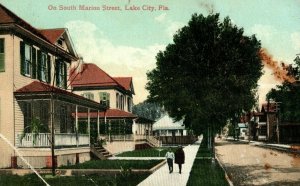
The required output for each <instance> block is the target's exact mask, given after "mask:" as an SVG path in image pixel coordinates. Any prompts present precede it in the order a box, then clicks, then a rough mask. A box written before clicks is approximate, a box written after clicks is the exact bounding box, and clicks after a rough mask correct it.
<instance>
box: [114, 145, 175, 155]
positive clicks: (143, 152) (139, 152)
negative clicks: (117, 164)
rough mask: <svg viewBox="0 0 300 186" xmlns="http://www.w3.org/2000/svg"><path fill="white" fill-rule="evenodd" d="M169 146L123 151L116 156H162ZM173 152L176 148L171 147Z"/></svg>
mask: <svg viewBox="0 0 300 186" xmlns="http://www.w3.org/2000/svg"><path fill="white" fill-rule="evenodd" d="M168 149H169V148H167V147H162V148H151V149H141V150H134V151H128V152H123V153H121V154H118V155H116V156H117V157H164V156H165V154H166V153H167V151H168ZM171 149H172V151H173V152H175V151H176V148H171Z"/></svg>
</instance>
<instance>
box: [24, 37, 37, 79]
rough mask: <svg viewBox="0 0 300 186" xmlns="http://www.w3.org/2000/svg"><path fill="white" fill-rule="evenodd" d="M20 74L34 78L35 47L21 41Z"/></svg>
mask: <svg viewBox="0 0 300 186" xmlns="http://www.w3.org/2000/svg"><path fill="white" fill-rule="evenodd" d="M20 55H21V74H22V75H24V76H27V77H32V78H36V62H37V60H36V59H37V58H36V49H35V48H34V47H32V46H30V45H28V44H26V43H24V42H22V41H21V44H20Z"/></svg>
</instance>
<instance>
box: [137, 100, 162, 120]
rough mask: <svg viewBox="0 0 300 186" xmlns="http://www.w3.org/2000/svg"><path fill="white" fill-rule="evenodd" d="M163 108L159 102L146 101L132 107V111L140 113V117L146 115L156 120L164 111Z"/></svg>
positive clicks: (145, 116)
mask: <svg viewBox="0 0 300 186" xmlns="http://www.w3.org/2000/svg"><path fill="white" fill-rule="evenodd" d="M163 112H164V111H163V109H162V108H161V106H160V105H159V104H157V103H149V102H147V101H144V102H142V103H139V104H137V105H134V106H133V108H132V113H133V114H136V115H138V116H139V117H144V118H147V119H151V120H153V121H156V120H157V119H159V118H160V117H161V115H162V113H163Z"/></svg>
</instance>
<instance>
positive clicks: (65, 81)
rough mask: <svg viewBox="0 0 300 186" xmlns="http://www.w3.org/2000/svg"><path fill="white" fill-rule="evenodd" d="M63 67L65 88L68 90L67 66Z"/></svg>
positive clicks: (64, 64)
mask: <svg viewBox="0 0 300 186" xmlns="http://www.w3.org/2000/svg"><path fill="white" fill-rule="evenodd" d="M63 67H64V79H63V81H64V88H65V89H67V82H68V81H67V64H66V63H63Z"/></svg>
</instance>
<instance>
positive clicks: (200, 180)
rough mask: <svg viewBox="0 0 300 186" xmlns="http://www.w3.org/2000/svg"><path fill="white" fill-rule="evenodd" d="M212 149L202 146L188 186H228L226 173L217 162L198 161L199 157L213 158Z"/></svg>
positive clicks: (209, 160) (208, 160)
mask: <svg viewBox="0 0 300 186" xmlns="http://www.w3.org/2000/svg"><path fill="white" fill-rule="evenodd" d="M211 156H212V149H208V148H206V147H204V146H202V145H201V146H200V148H199V150H198V152H197V155H196V159H195V161H194V164H193V167H192V170H191V174H190V177H189V180H188V183H187V186H202V185H203V186H206V185H210V186H211V185H215V186H219V185H222V186H227V185H228V183H227V181H226V179H225V172H224V171H223V169H222V168H221V167H220V165H219V164H218V162H217V161H215V162H214V163H212V160H211V159H197V157H211Z"/></svg>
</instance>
